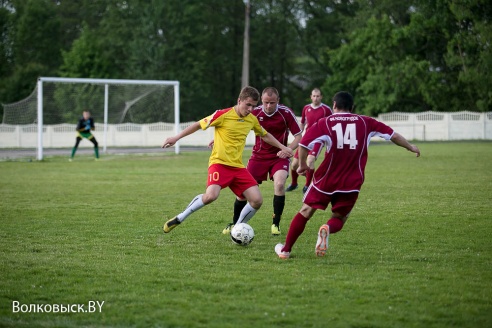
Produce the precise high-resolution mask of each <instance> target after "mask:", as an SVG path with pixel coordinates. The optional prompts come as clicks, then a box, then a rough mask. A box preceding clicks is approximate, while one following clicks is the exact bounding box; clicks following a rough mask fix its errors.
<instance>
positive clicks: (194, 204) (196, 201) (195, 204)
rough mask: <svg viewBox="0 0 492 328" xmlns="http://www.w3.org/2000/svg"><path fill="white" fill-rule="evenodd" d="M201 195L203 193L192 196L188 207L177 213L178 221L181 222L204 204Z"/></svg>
mask: <svg viewBox="0 0 492 328" xmlns="http://www.w3.org/2000/svg"><path fill="white" fill-rule="evenodd" d="M202 196H203V194H200V195H198V196H196V197H195V198H193V200H192V201H191V202H190V203H189V204H188V207H186V209H185V210H184V211H183V212H181V213H180V214H178V215H177V217H178V220H179V222H183V221H184V220H185V219H186V218H187V217H188V216H190V215H191V213H193V212H195V211H198V210H199V209H201V208H202V207H203V206H205V204H203V201H202Z"/></svg>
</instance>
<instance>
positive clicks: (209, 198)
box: [202, 193, 219, 205]
mask: <svg viewBox="0 0 492 328" xmlns="http://www.w3.org/2000/svg"><path fill="white" fill-rule="evenodd" d="M218 197H219V195H218V194H217V195H216V194H208V193H205V194H203V196H202V202H203V204H205V205H208V204H210V203H212V202H214V201H215V200H216V199H217V198H218Z"/></svg>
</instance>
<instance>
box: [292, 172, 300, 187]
mask: <svg viewBox="0 0 492 328" xmlns="http://www.w3.org/2000/svg"><path fill="white" fill-rule="evenodd" d="M290 175H291V176H292V182H291V183H290V185H291V186H297V178H298V177H299V174H297V171H296V170H290Z"/></svg>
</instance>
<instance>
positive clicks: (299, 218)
mask: <svg viewBox="0 0 492 328" xmlns="http://www.w3.org/2000/svg"><path fill="white" fill-rule="evenodd" d="M308 221H309V219H306V218H305V217H304V216H303V215H302V214H301V213H297V214H296V215H295V216H294V218H293V219H292V222H291V223H290V227H289V232H287V238H285V245H284V248H282V251H283V252H290V250H291V249H292V246H294V244H295V242H296V240H297V238H299V236H300V235H301V234H302V232H303V231H304V228H305V227H306V223H307V222H308Z"/></svg>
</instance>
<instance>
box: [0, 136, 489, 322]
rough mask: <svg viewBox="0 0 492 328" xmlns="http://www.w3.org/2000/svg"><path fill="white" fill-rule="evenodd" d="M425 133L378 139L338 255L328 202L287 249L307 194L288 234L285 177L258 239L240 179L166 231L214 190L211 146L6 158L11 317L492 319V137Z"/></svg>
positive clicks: (5, 246) (1, 241) (4, 212)
mask: <svg viewBox="0 0 492 328" xmlns="http://www.w3.org/2000/svg"><path fill="white" fill-rule="evenodd" d="M419 147H420V148H421V150H422V157H421V158H418V159H416V158H414V156H413V154H410V153H408V152H406V151H405V150H403V149H401V148H399V147H396V146H394V145H386V144H378V145H371V147H370V149H369V162H368V166H367V169H366V182H365V184H364V186H363V188H362V192H361V195H360V197H359V200H358V202H357V205H356V207H355V208H354V210H353V212H352V214H351V218H350V219H349V221H348V222H347V224H346V226H345V227H344V229H343V230H342V231H341V232H340V233H337V234H335V235H332V236H330V248H329V250H328V253H327V255H326V256H325V257H324V258H316V257H315V256H314V244H315V242H316V235H317V230H318V228H319V225H321V224H322V223H324V222H325V221H326V220H327V219H328V216H329V215H328V213H326V212H322V211H318V212H317V213H316V214H315V216H314V217H313V218H312V220H311V222H309V223H308V225H307V227H306V230H305V232H304V234H303V235H302V236H301V237H300V238H299V240H298V242H297V243H296V245H295V247H294V249H293V252H292V256H291V259H289V260H288V261H283V260H279V259H278V258H277V257H276V255H275V253H274V251H273V248H274V246H275V244H276V243H277V242H283V240H284V238H285V234H286V232H287V230H288V225H289V223H290V220H291V218H292V217H293V216H294V214H295V213H296V212H297V210H298V209H299V208H300V206H301V201H302V192H301V191H300V190H299V189H298V190H296V191H294V192H291V193H287V199H286V208H285V210H284V216H283V221H282V223H281V228H282V236H281V237H274V236H271V235H270V233H269V231H270V225H271V213H272V198H273V185H272V183H271V182H266V183H263V184H262V185H261V186H260V188H261V190H262V193H263V195H264V204H263V207H262V209H261V210H260V211H259V212H258V213H257V214H256V216H255V217H254V218H253V220H252V221H250V223H251V225H252V226H253V227H254V228H255V233H256V236H255V240H254V242H253V243H252V244H251V245H250V246H248V247H239V246H236V245H234V244H232V243H231V241H230V240H229V238H228V237H227V236H224V235H222V234H221V231H222V229H223V228H224V226H225V225H226V224H227V223H228V222H229V221H230V219H231V216H232V205H233V202H234V196H233V195H232V193H231V192H230V190H229V189H226V190H223V191H222V194H221V197H219V199H218V200H217V201H216V202H215V203H213V204H211V205H210V206H206V207H205V208H203V209H201V210H200V211H199V212H197V213H194V214H193V215H192V216H191V217H189V218H188V219H187V220H186V221H185V222H184V223H183V224H182V225H180V226H179V227H177V228H176V229H175V230H173V231H172V232H171V233H170V234H166V235H164V234H163V233H162V230H161V229H162V224H163V223H164V221H165V220H166V219H167V218H170V217H172V216H174V215H175V214H177V213H179V212H180V211H181V210H183V209H184V207H186V205H187V204H188V203H189V201H190V200H191V199H192V198H193V197H194V196H195V195H196V194H199V193H202V192H203V191H204V189H205V179H206V167H207V162H208V153H207V152H190V153H184V154H182V155H178V156H176V155H174V154H171V153H166V154H163V155H158V156H126V157H121V156H106V157H105V156H103V158H102V159H101V160H100V161H99V162H93V160H92V157H90V156H88V157H84V156H79V157H76V160H75V161H74V162H72V163H68V162H66V158H61V157H53V158H48V159H47V160H45V161H43V162H33V163H27V162H2V163H0V178H1V181H2V182H1V183H0V197H1V199H2V201H1V203H0V213H1V219H0V220H1V221H0V223H1V224H0V227H1V228H0V272H1V281H0V326H9V327H80V326H84V327H91V326H92V327H237V326H255V327H328V326H331V327H452V326H454V327H487V326H488V327H490V326H492V314H491V313H492V297H491V295H492V271H491V270H490V269H491V264H492V251H491V250H492V244H491V242H490V240H491V239H490V236H491V232H492V223H491V221H490V219H491V213H492V166H491V165H490V163H491V162H492V143H490V142H450V143H422V144H419ZM246 159H247V154H246V155H245V160H246ZM300 180H301V183H302V182H303V178H302V177H301V178H300ZM91 301H98V302H100V303H101V302H102V301H104V304H103V306H102V308H101V311H99V309H98V308H97V311H95V312H85V313H59V312H58V313H53V312H51V313H39V312H36V313H32V312H31V313H26V312H23V311H19V312H17V313H14V312H13V304H14V303H13V302H19V304H21V305H22V304H24V305H27V304H61V305H64V306H67V305H68V306H69V305H71V304H82V305H84V309H88V304H89V302H91ZM24 309H25V308H24Z"/></svg>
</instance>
